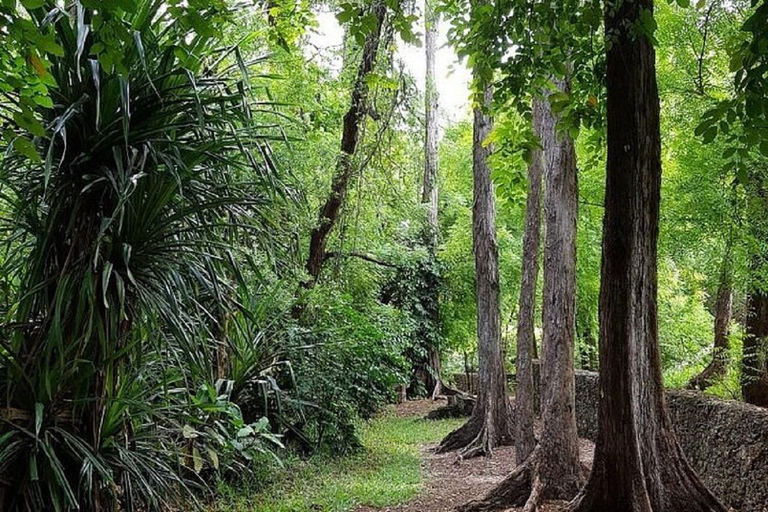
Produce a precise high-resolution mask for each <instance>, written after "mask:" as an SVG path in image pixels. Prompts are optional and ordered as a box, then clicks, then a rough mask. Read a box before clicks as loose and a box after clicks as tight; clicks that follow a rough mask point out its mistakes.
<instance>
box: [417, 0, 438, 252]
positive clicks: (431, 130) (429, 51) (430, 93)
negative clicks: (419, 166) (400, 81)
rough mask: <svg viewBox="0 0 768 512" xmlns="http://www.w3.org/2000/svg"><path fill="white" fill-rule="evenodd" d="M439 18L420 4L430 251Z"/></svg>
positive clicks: (430, 5)
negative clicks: (424, 69)
mask: <svg viewBox="0 0 768 512" xmlns="http://www.w3.org/2000/svg"><path fill="white" fill-rule="evenodd" d="M438 20H439V15H438V14H437V12H436V9H435V0H425V2H424V53H425V56H426V66H427V67H426V79H425V87H424V125H425V130H424V131H425V134H424V135H425V136H424V182H423V188H422V192H421V202H422V203H424V204H426V205H427V226H428V228H429V233H428V244H429V246H430V248H431V249H432V250H433V251H434V249H435V247H436V246H437V241H438V224H437V198H438V194H437V192H438V189H437V177H438V160H437V139H438V94H437V82H436V79H435V56H436V53H437V28H438Z"/></svg>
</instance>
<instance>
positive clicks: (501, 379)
mask: <svg viewBox="0 0 768 512" xmlns="http://www.w3.org/2000/svg"><path fill="white" fill-rule="evenodd" d="M492 94H493V92H492V89H491V87H490V86H487V85H486V86H485V90H484V92H483V106H481V107H478V108H476V109H475V112H474V135H473V140H472V154H473V163H472V168H473V172H474V204H473V207H472V234H473V248H474V253H475V294H476V297H477V340H478V341H477V348H478V350H477V356H478V362H479V366H480V368H479V370H480V371H479V381H480V382H479V390H478V395H477V400H476V402H475V406H474V409H473V410H472V416H471V417H470V419H469V420H468V421H467V423H465V424H464V425H463V426H462V427H460V428H459V429H457V430H455V431H453V432H451V433H450V434H448V436H447V437H446V438H445V439H443V441H442V442H441V443H440V446H438V452H445V451H449V450H455V449H459V448H460V449H461V452H460V453H459V457H461V458H468V457H472V456H475V455H481V454H485V455H491V454H492V453H493V449H494V448H496V447H497V446H500V445H506V444H511V443H512V442H513V431H512V410H511V407H510V403H509V399H508V398H507V384H506V376H505V372H504V358H503V356H502V350H501V332H500V331H501V319H500V311H499V249H498V245H497V243H496V201H495V196H494V188H493V182H492V181H491V170H490V168H489V167H488V157H489V156H490V154H491V152H492V151H493V149H492V147H490V146H486V145H484V141H485V140H486V139H487V138H488V135H489V134H490V132H491V129H492V127H493V120H492V118H491V117H490V116H489V115H488V114H487V113H486V112H485V110H486V109H488V108H490V105H491V102H492V99H493V97H492Z"/></svg>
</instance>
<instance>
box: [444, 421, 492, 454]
mask: <svg viewBox="0 0 768 512" xmlns="http://www.w3.org/2000/svg"><path fill="white" fill-rule="evenodd" d="M482 423H483V422H481V421H478V419H477V417H476V416H471V417H470V418H469V420H467V422H466V423H464V424H463V425H462V426H460V427H459V428H457V429H456V430H454V431H453V432H451V433H450V434H448V435H447V436H445V438H444V439H443V440H442V441H440V444H439V445H438V446H437V448H436V449H435V453H446V452H452V451H454V450H459V449H462V448H464V447H465V446H467V445H469V444H470V443H471V442H472V441H473V440H474V439H475V438H476V437H477V435H478V432H479V431H480V430H482V427H483V424H482Z"/></svg>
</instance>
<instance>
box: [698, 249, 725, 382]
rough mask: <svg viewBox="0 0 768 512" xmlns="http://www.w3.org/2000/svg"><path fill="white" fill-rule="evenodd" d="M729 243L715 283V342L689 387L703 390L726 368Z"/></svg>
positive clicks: (719, 376) (720, 375) (723, 372)
mask: <svg viewBox="0 0 768 512" xmlns="http://www.w3.org/2000/svg"><path fill="white" fill-rule="evenodd" d="M730 252H731V250H730V243H729V247H728V248H727V249H726V254H725V257H724V258H723V268H722V269H721V270H720V282H719V284H718V285H717V298H716V302H715V343H714V350H713V351H712V361H711V362H710V363H709V364H708V365H707V367H706V368H704V369H703V370H702V371H701V373H699V374H698V375H696V376H695V377H694V378H693V379H691V382H689V383H688V387H689V388H690V389H700V390H702V391H704V390H705V389H707V388H708V387H710V386H711V385H712V384H714V383H715V382H716V381H717V380H718V379H720V378H722V377H723V376H724V375H725V373H726V371H727V370H728V359H729V352H730V349H731V342H730V339H729V337H728V336H729V335H730V331H729V328H728V326H729V324H730V323H731V310H732V309H733V279H732V278H731V262H730V258H731V255H730Z"/></svg>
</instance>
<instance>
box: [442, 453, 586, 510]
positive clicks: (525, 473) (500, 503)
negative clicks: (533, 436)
mask: <svg viewBox="0 0 768 512" xmlns="http://www.w3.org/2000/svg"><path fill="white" fill-rule="evenodd" d="M570 492H571V491H570V490H564V489H563V488H560V487H558V486H557V485H547V484H546V482H544V481H543V480H542V479H541V477H540V475H539V447H538V446H537V447H536V449H535V450H534V451H533V453H532V454H531V455H530V456H529V457H528V458H527V459H526V460H525V462H523V463H522V464H520V465H519V466H517V467H516V468H515V470H514V471H512V473H511V474H510V475H509V476H508V477H507V478H505V479H504V480H503V481H502V482H501V483H500V484H498V485H497V486H496V487H494V488H493V489H491V490H490V491H489V492H488V493H487V494H486V495H485V496H484V497H483V498H482V499H479V500H473V501H470V502H468V503H465V504H464V505H461V506H460V507H458V508H457V509H456V510H457V512H491V511H495V510H505V509H508V508H511V507H523V510H522V512H536V511H537V510H538V508H539V506H540V505H541V503H542V501H543V500H545V499H559V500H562V499H566V500H570V499H572V498H573V497H574V496H575V495H576V494H577V493H578V489H575V490H573V495H571V496H562V495H561V494H563V493H566V494H567V493H570Z"/></svg>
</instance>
